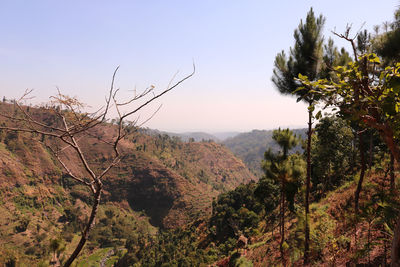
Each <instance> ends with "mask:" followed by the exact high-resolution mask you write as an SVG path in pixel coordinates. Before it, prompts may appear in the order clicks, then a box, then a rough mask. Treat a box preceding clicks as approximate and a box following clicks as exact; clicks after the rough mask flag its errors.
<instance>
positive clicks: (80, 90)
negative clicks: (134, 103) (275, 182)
mask: <svg viewBox="0 0 400 267" xmlns="http://www.w3.org/2000/svg"><path fill="white" fill-rule="evenodd" d="M399 5H400V2H399V1H398V0H396V1H394V0H393V1H392V0H382V1H379V3H378V4H377V1H376V0H362V1H361V0H357V1H348V0H347V1H344V0H336V1H326V0H324V1H321V0H313V1H311V0H297V1H295V0H290V1H289V0H281V1H266V0H264V1H261V0H260V1H253V0H247V1H244V0H201V1H194V0H191V1H188V0H170V1H167V0H158V1H156V0H146V1H145V0H142V1H135V0H131V1H122V0H115V1H102V0H97V1H94V0H85V1H77V0H70V1H54V0H48V1H44V0H43V1H42V0H36V1H22V0H0V73H1V74H0V97H2V96H5V97H6V98H7V99H12V98H19V97H20V96H21V95H22V94H23V93H24V91H25V90H26V89H33V90H34V91H33V93H32V95H34V96H35V98H34V99H33V100H32V101H33V103H34V104H35V103H42V102H46V101H48V100H49V96H51V95H54V94H56V93H57V88H59V89H60V90H61V92H62V93H64V94H67V95H69V96H76V97H78V98H79V99H80V100H81V101H82V102H84V103H87V104H88V105H89V106H90V107H91V108H92V109H95V108H96V107H100V106H102V105H103V104H104V98H105V96H106V95H107V92H108V90H109V88H110V83H111V77H112V74H113V71H114V70H115V68H116V67H117V66H120V69H119V71H118V73H117V77H116V87H117V88H119V89H120V94H119V97H120V99H121V100H126V99H128V98H129V96H132V94H133V89H134V88H136V90H137V92H139V91H141V90H144V89H145V88H147V87H148V86H151V85H154V86H155V90H156V92H160V91H162V90H163V89H165V88H166V87H167V86H168V84H169V83H170V81H171V79H172V78H173V77H174V75H175V74H176V73H177V74H176V77H175V81H178V80H179V79H181V78H183V77H185V76H186V75H187V74H189V73H191V72H192V64H193V62H194V63H195V66H196V72H195V75H194V76H193V77H192V78H190V79H189V80H187V81H185V82H184V83H183V84H181V85H180V86H179V87H177V88H175V89H174V90H173V91H171V92H169V93H168V94H167V95H165V96H163V97H162V98H161V99H160V100H159V101H157V102H156V103H154V104H152V105H150V106H148V107H146V109H145V110H143V111H142V112H141V114H138V115H140V118H139V122H141V121H145V120H146V118H148V117H149V116H151V114H153V112H154V111H155V110H157V108H158V106H159V105H162V107H161V109H160V110H159V111H158V112H157V114H156V115H155V116H154V117H153V118H152V119H151V120H150V121H148V122H147V123H146V124H145V125H144V126H145V127H149V128H156V129H159V130H164V131H173V132H187V131H207V132H224V131H250V130H252V129H273V128H277V127H279V126H280V127H292V128H299V127H306V122H307V110H306V106H305V105H304V104H302V103H296V99H295V98H293V97H290V96H282V95H280V94H279V93H278V91H277V90H276V89H275V88H274V86H273V84H272V82H271V77H272V70H273V63H274V58H275V55H276V54H277V53H279V52H280V51H281V50H286V51H288V49H289V47H290V46H293V44H294V39H293V31H294V29H296V28H297V26H298V24H299V22H300V20H301V19H303V20H304V19H305V17H306V14H307V12H308V11H309V9H310V8H311V7H313V9H314V12H315V13H316V14H317V15H319V14H321V13H322V14H323V15H324V16H325V17H326V24H325V29H324V35H325V39H327V38H329V37H332V38H333V39H334V41H335V43H336V44H337V45H338V46H347V44H346V43H345V42H343V41H341V40H339V39H338V38H337V37H335V36H333V34H332V33H331V31H337V32H339V33H341V32H344V30H345V28H346V25H347V24H351V25H352V27H353V29H354V31H357V30H358V29H359V28H360V27H362V26H363V27H364V28H363V29H367V30H372V28H373V26H374V25H381V24H382V23H383V22H384V21H391V20H392V18H393V13H394V10H395V9H396V8H397V7H398V6H399ZM130 119H131V120H132V121H133V120H135V118H130Z"/></svg>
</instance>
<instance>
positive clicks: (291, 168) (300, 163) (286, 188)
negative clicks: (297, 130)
mask: <svg viewBox="0 0 400 267" xmlns="http://www.w3.org/2000/svg"><path fill="white" fill-rule="evenodd" d="M273 139H274V140H275V141H276V142H277V143H278V144H279V146H280V147H281V152H280V153H278V154H275V153H272V152H271V150H267V151H266V152H265V155H264V157H265V160H264V161H263V169H264V172H265V176H266V177H267V178H269V179H272V180H273V181H274V182H275V183H276V184H279V185H280V190H282V191H283V192H284V194H285V198H286V199H287V200H288V202H289V208H290V209H291V210H293V208H294V197H295V194H296V193H297V191H298V189H299V188H300V186H301V184H302V182H303V178H304V175H305V161H304V159H303V158H302V157H301V156H300V155H299V154H292V155H290V156H288V151H289V150H290V149H291V148H293V147H294V146H296V145H297V143H298V142H299V140H298V138H297V137H296V136H295V135H293V132H292V131H290V130H289V129H286V130H281V129H278V130H275V131H274V133H273Z"/></svg>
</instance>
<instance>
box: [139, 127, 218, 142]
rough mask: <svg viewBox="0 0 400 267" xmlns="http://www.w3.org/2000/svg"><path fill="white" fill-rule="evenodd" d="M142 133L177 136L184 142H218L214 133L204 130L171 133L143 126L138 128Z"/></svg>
mask: <svg viewBox="0 0 400 267" xmlns="http://www.w3.org/2000/svg"><path fill="white" fill-rule="evenodd" d="M140 131H141V132H142V133H146V134H148V135H152V136H157V135H164V134H166V135H168V136H169V137H178V138H180V139H181V140H182V141H184V142H189V141H193V142H201V141H208V140H212V141H214V142H219V141H220V139H219V138H218V137H216V136H215V135H212V134H209V133H205V132H186V133H173V132H165V131H159V130H156V129H149V128H143V129H141V130H140Z"/></svg>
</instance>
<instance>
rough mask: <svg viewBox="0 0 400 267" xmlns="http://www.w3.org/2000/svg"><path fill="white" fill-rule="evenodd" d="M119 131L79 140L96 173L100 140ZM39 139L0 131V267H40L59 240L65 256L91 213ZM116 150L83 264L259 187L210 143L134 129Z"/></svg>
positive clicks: (105, 155) (78, 168) (102, 154)
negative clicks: (237, 191) (243, 188)
mask: <svg viewBox="0 0 400 267" xmlns="http://www.w3.org/2000/svg"><path fill="white" fill-rule="evenodd" d="M10 109H12V105H9V104H6V103H1V104H0V112H3V113H5V112H7V111H10ZM30 112H32V113H33V114H34V116H38V117H40V118H42V119H43V121H45V122H46V123H50V122H51V117H52V116H53V115H54V114H48V113H46V112H45V111H43V110H40V109H34V108H32V107H31V108H30ZM4 123H5V121H4V119H0V124H4ZM116 130H117V129H116V126H115V125H111V124H101V125H99V126H98V127H96V128H95V129H93V130H92V131H91V132H90V133H89V134H88V135H84V136H82V137H81V138H80V139H79V143H80V144H81V145H82V149H83V150H84V151H85V152H86V156H87V161H88V162H89V164H91V165H92V166H94V168H95V169H96V170H101V169H102V168H103V166H104V163H105V162H107V161H108V160H109V158H110V155H111V153H112V147H110V146H109V145H108V144H107V143H105V142H102V141H100V140H104V139H105V140H107V139H109V138H110V137H111V136H113V135H114V134H115V133H116ZM38 139H39V140H40V138H39V137H38V136H37V135H36V134H35V133H21V132H19V133H18V132H6V131H4V130H0V212H1V213H2V216H1V218H0V236H1V238H0V246H1V247H2V248H1V249H0V264H2V263H9V264H11V263H12V262H15V261H17V262H18V264H19V265H21V266H27V265H29V264H33V265H37V264H39V263H40V259H48V257H49V245H48V244H49V243H50V242H53V241H51V240H60V242H61V243H60V244H61V245H60V246H61V247H62V248H64V249H65V254H63V255H68V254H70V252H71V249H72V248H73V247H74V245H75V244H76V242H77V241H78V236H79V233H80V229H81V225H82V223H83V222H84V221H85V218H86V217H87V216H88V213H89V210H90V203H91V194H90V192H89V191H88V190H87V188H86V187H83V186H82V185H80V184H77V183H76V182H75V181H74V180H72V179H71V178H70V177H69V176H68V175H66V174H64V173H63V171H62V168H61V166H60V164H59V163H58V161H57V160H56V159H55V158H54V156H53V154H52V153H50V151H49V150H48V149H47V148H46V147H45V146H44V145H43V144H42V143H40V142H38V141H37V140H38ZM50 142H51V139H50ZM121 151H122V152H123V154H125V156H124V158H123V160H122V161H121V162H120V164H119V165H117V166H116V167H115V168H113V169H112V170H111V171H110V172H109V173H108V174H107V176H106V177H104V193H103V197H102V202H101V203H102V204H101V206H100V208H99V213H98V218H97V220H96V221H97V223H96V226H95V228H94V229H93V231H92V232H93V233H92V234H91V239H90V242H88V244H87V246H86V247H85V248H86V249H85V251H84V253H83V254H82V256H81V259H84V258H85V257H86V256H87V257H89V255H92V254H93V253H97V252H98V253H103V252H104V253H105V250H103V249H102V248H103V247H107V246H110V245H111V246H112V245H113V244H114V245H115V246H118V244H119V246H121V244H122V245H123V244H124V243H123V242H125V241H124V240H126V238H128V237H129V236H132V235H138V234H139V235H154V234H155V232H156V231H157V228H160V229H168V228H176V227H179V226H183V225H185V224H187V223H188V222H191V221H193V220H195V219H196V218H201V217H204V216H208V215H210V214H211V203H212V200H213V198H215V197H217V196H218V195H219V194H220V193H222V192H226V191H228V190H232V189H234V188H235V187H236V186H238V185H240V184H242V183H248V182H249V181H252V180H256V177H255V176H254V175H252V174H251V173H250V171H249V170H248V169H247V167H246V166H245V165H244V164H243V162H242V161H241V160H240V159H238V158H236V157H235V156H234V155H233V153H232V152H231V151H229V150H228V149H227V148H226V147H224V146H223V145H220V144H217V143H214V142H212V141H207V142H182V141H181V140H180V139H179V138H176V137H169V136H168V135H156V136H155V135H148V134H146V133H143V131H137V129H135V128H131V129H130V131H129V133H128V135H127V136H126V138H125V139H124V140H123V142H121ZM66 154H67V155H66V157H65V159H64V160H65V162H66V163H67V164H68V165H69V166H73V167H71V171H72V172H73V173H83V171H84V168H83V166H82V165H81V164H80V161H79V160H78V159H77V158H76V157H75V156H74V155H73V153H70V152H69V151H67V153H66ZM155 227H157V228H155ZM121 238H122V240H121ZM57 242H58V241H57ZM121 242H122V243H121ZM47 262H48V261H47Z"/></svg>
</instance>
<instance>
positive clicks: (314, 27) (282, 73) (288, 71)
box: [272, 8, 325, 264]
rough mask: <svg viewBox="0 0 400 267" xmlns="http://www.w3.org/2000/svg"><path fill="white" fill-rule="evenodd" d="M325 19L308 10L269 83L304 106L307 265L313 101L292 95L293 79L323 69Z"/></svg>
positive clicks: (278, 58) (298, 93) (315, 74)
mask: <svg viewBox="0 0 400 267" xmlns="http://www.w3.org/2000/svg"><path fill="white" fill-rule="evenodd" d="M324 23H325V18H324V17H323V16H322V15H320V16H319V17H316V16H315V15H314V11H313V9H312V8H311V9H310V11H309V12H308V13H307V18H306V20H305V22H304V23H303V21H302V20H301V21H300V24H299V26H298V28H297V29H296V30H295V31H294V39H295V45H294V47H293V48H290V53H289V57H286V54H285V52H284V51H282V52H281V53H279V54H278V55H277V56H276V58H275V63H274V65H275V68H274V71H273V77H272V82H273V83H274V84H275V86H276V88H277V89H278V90H279V92H281V93H282V94H295V95H296V96H297V97H298V99H299V100H303V101H305V102H307V104H308V135H307V179H306V196H305V218H306V224H305V242H304V263H305V264H308V263H309V249H310V244H309V242H310V228H309V222H308V215H309V198H310V184H311V182H310V181H311V135H312V123H313V111H314V110H313V105H312V104H313V102H314V101H315V99H314V98H313V97H312V95H310V94H308V92H307V91H304V90H302V91H296V90H297V89H298V88H299V87H300V86H301V84H300V83H299V82H297V81H296V79H295V78H297V77H298V76H299V74H302V75H304V76H307V77H308V78H309V80H316V79H318V78H319V77H320V76H321V75H322V73H321V69H322V67H323V36H322V30H323V26H324Z"/></svg>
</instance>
